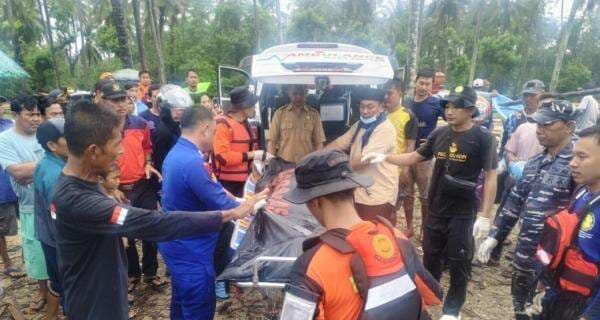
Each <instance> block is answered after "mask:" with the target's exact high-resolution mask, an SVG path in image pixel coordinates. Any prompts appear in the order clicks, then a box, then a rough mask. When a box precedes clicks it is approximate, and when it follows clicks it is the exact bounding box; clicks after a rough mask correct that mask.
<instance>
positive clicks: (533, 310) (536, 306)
mask: <svg viewBox="0 0 600 320" xmlns="http://www.w3.org/2000/svg"><path fill="white" fill-rule="evenodd" d="M545 294H546V292H545V291H542V292H540V293H538V294H536V295H535V297H533V302H532V303H531V306H529V308H527V310H525V313H527V315H528V316H530V317H534V316H537V315H540V314H542V309H543V307H542V300H543V299H544V295H545Z"/></svg>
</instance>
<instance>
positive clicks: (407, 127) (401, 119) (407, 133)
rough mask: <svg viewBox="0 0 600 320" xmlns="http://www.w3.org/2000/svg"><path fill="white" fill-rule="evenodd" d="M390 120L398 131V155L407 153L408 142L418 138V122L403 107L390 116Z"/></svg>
mask: <svg viewBox="0 0 600 320" xmlns="http://www.w3.org/2000/svg"><path fill="white" fill-rule="evenodd" d="M388 119H389V120H390V122H391V123H392V124H393V125H394V128H395V129H396V145H397V151H398V154H400V153H405V152H406V140H409V139H413V140H414V139H416V138H417V130H418V126H417V122H416V121H415V120H414V119H415V116H414V115H413V114H412V112H411V111H410V110H408V109H406V108H404V107H402V106H400V108H398V110H396V111H394V112H392V113H390V114H388Z"/></svg>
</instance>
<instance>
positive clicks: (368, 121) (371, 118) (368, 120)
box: [360, 116, 377, 124]
mask: <svg viewBox="0 0 600 320" xmlns="http://www.w3.org/2000/svg"><path fill="white" fill-rule="evenodd" d="M360 121H361V122H362V123H363V124H371V123H373V122H375V121H377V116H374V117H370V118H365V117H363V116H360Z"/></svg>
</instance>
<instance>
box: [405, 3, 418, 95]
mask: <svg viewBox="0 0 600 320" xmlns="http://www.w3.org/2000/svg"><path fill="white" fill-rule="evenodd" d="M408 12H409V14H408V30H409V31H408V39H407V40H408V43H407V48H408V52H407V53H406V70H405V76H406V78H405V79H404V85H405V86H406V88H408V90H407V92H412V90H413V89H414V83H413V80H414V79H415V78H416V76H417V65H418V59H419V56H418V50H417V47H418V45H417V42H418V39H419V23H420V21H419V0H409V2H408Z"/></svg>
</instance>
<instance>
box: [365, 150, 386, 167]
mask: <svg viewBox="0 0 600 320" xmlns="http://www.w3.org/2000/svg"><path fill="white" fill-rule="evenodd" d="M360 161H361V162H362V163H364V164H375V163H382V162H384V161H385V154H383V153H376V152H371V153H368V154H366V155H365V156H364V157H362V159H360Z"/></svg>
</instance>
